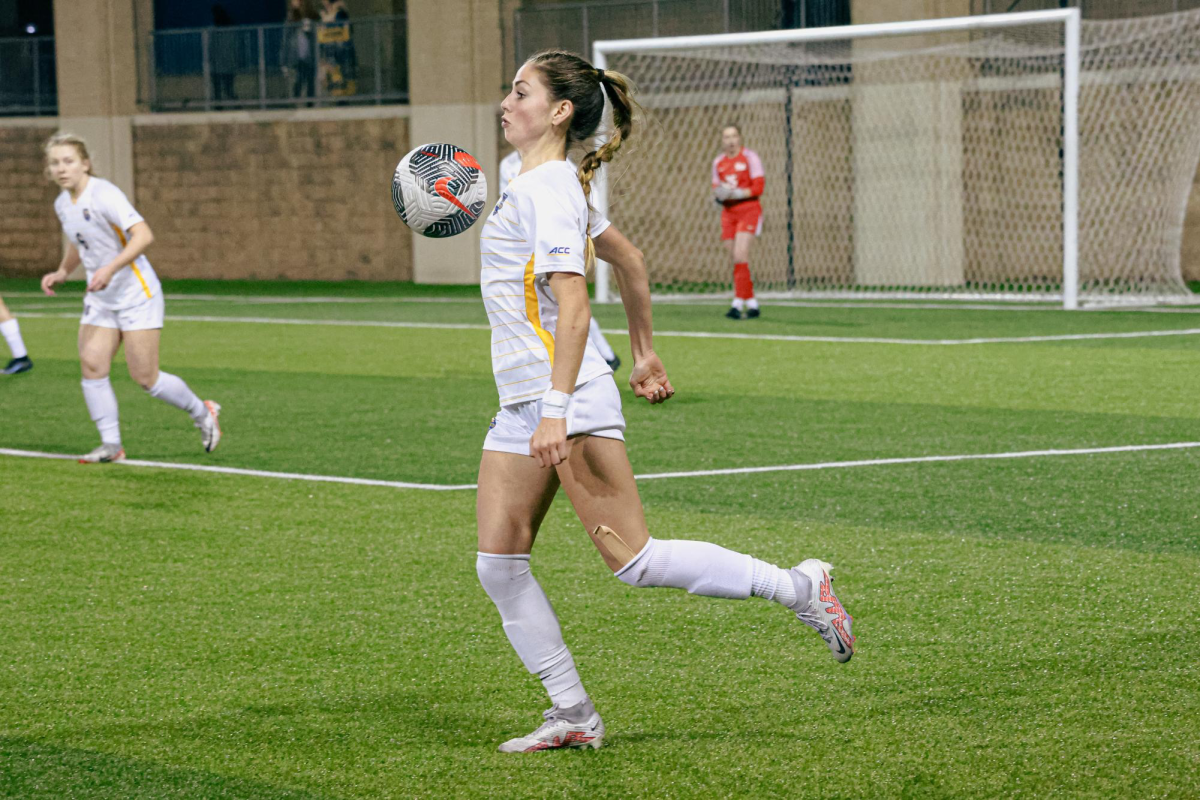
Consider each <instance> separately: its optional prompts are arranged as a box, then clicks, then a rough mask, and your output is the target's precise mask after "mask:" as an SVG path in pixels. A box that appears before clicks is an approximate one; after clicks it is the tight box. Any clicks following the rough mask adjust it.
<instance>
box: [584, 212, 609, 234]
mask: <svg viewBox="0 0 1200 800" xmlns="http://www.w3.org/2000/svg"><path fill="white" fill-rule="evenodd" d="M609 225H612V223H611V222H609V221H608V217H606V216H604V215H603V214H602V213H600V210H599V209H596V208H591V209H588V236H590V237H592V238H593V239H595V238H596V237H597V236H599V235H600V234H602V233H604V232H605V231H606V230H608V226H609Z"/></svg>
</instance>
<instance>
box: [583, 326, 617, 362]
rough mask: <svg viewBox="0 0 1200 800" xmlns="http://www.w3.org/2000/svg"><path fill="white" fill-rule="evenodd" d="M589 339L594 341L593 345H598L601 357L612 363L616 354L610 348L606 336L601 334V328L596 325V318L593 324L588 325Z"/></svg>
mask: <svg viewBox="0 0 1200 800" xmlns="http://www.w3.org/2000/svg"><path fill="white" fill-rule="evenodd" d="M588 338H589V339H591V340H592V344H594V345H596V349H597V350H599V351H600V357H601V358H603V359H604V360H605V361H612V360H613V356H615V355H616V353H614V352H613V349H612V347H610V346H609V344H608V340H607V339H605V338H604V334H603V333H601V332H600V326H599V325H597V324H596V318H595V317H592V321H591V323H590V324H589V325H588Z"/></svg>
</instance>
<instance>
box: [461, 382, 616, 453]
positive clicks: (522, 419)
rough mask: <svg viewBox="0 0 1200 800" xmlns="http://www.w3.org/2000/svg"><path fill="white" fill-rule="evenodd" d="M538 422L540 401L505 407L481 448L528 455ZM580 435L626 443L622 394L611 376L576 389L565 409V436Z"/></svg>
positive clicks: (539, 399) (493, 423)
mask: <svg viewBox="0 0 1200 800" xmlns="http://www.w3.org/2000/svg"><path fill="white" fill-rule="evenodd" d="M541 421H542V400H541V398H538V399H536V400H526V401H525V402H524V403H516V404H515V405H511V406H504V407H502V408H501V409H500V411H499V412H498V413H497V414H496V416H495V417H494V418H493V419H492V425H491V428H490V429H489V430H488V433H487V437H486V438H485V439H484V440H483V449H484V450H496V451H499V452H501V453H516V454H517V455H521V456H527V455H530V452H529V440H530V439H531V438H532V437H533V432H534V431H536V430H537V426H538V423H540V422H541ZM582 434H587V435H588V436H600V437H602V438H604V439H620V440H621V441H625V417H624V415H622V414H621V392H620V391H619V390H618V389H617V384H616V381H614V380H613V377H612V375H601V376H599V377H597V378H592V379H591V380H590V381H588V382H587V383H585V384H583V385H582V386H577V387H575V394H573V395H571V402H570V404H569V405H568V406H567V436H568V438H569V437H571V436H580V435H582Z"/></svg>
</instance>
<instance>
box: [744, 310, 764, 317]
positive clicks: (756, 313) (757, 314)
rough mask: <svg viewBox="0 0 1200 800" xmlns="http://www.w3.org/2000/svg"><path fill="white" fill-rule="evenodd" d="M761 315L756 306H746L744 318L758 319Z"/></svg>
mask: <svg viewBox="0 0 1200 800" xmlns="http://www.w3.org/2000/svg"><path fill="white" fill-rule="evenodd" d="M761 316H762V312H761V311H759V310H758V309H757V308H747V309H746V319H758V318H759V317H761Z"/></svg>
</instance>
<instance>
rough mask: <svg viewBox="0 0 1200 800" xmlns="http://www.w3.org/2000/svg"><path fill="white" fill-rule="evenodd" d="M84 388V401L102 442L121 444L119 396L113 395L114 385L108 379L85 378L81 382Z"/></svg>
mask: <svg viewBox="0 0 1200 800" xmlns="http://www.w3.org/2000/svg"><path fill="white" fill-rule="evenodd" d="M80 384H81V385H82V386H83V401H84V402H85V403H87V407H88V414H90V415H91V417H92V422H94V423H96V430H98V431H100V441H101V442H103V443H104V444H115V445H118V446H119V445H120V444H121V423H120V419H119V418H118V415H117V396H116V395H115V394H113V390H112V384H111V383H109V382H108V377H107V376H105V377H103V378H84V379H83V380H82V381H80Z"/></svg>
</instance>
